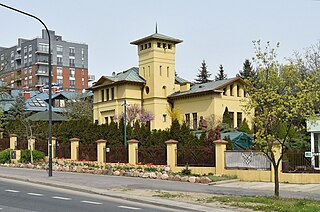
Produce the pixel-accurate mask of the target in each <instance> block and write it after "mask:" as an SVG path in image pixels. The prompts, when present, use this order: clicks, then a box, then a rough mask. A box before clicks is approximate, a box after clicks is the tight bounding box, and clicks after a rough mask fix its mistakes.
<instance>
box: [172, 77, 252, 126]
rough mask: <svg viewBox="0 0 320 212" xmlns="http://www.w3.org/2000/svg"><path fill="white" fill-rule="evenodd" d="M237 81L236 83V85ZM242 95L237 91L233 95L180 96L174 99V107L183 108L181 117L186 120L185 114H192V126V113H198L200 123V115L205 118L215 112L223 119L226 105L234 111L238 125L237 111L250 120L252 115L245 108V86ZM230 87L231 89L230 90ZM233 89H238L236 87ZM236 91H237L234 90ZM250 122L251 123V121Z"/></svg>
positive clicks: (216, 115)
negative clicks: (238, 94)
mask: <svg viewBox="0 0 320 212" xmlns="http://www.w3.org/2000/svg"><path fill="white" fill-rule="evenodd" d="M235 84H236V83H234V85H235ZM240 88H241V89H240V96H239V97H238V96H237V95H236V93H235V94H234V95H233V96H230V94H229V93H228V95H223V93H213V92H212V93H206V94H202V95H197V96H191V97H185V98H179V99H175V100H174V107H175V108H178V109H180V110H181V116H182V117H181V119H182V120H184V121H185V114H187V113H189V114H190V126H191V127H192V113H197V117H198V123H199V120H200V117H201V116H203V117H204V118H205V119H207V120H208V118H209V117H210V116H211V115H212V114H214V115H215V118H216V119H220V120H221V121H222V116H223V113H224V110H225V108H226V107H228V110H229V112H234V127H237V112H241V113H242V120H243V119H244V118H246V119H247V120H248V121H249V122H250V121H251V116H250V115H247V114H246V113H245V112H244V109H243V105H244V103H243V99H244V97H243V88H242V87H240ZM228 89H229V90H228ZM233 90H236V88H234V89H233ZM227 92H230V86H227ZM234 92H236V91H234ZM249 124H250V123H249Z"/></svg>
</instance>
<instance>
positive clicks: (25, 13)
mask: <svg viewBox="0 0 320 212" xmlns="http://www.w3.org/2000/svg"><path fill="white" fill-rule="evenodd" d="M0 6H2V7H5V8H7V9H9V10H13V11H15V12H18V13H21V14H23V15H26V16H29V17H31V18H34V19H36V20H38V21H39V22H40V23H41V24H42V25H43V26H44V28H45V29H46V32H47V34H48V39H49V177H51V176H52V93H51V90H52V76H51V69H52V68H51V39H50V33H49V30H48V28H47V26H46V25H45V24H44V23H43V21H42V20H41V19H40V18H38V17H36V16H34V15H32V14H29V13H27V12H24V11H21V10H18V9H16V8H13V7H10V6H8V5H5V4H2V3H0Z"/></svg>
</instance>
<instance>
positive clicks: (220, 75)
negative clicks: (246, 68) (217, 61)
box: [215, 64, 227, 81]
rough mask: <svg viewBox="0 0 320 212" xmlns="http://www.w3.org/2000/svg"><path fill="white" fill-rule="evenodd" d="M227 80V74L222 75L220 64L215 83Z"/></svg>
mask: <svg viewBox="0 0 320 212" xmlns="http://www.w3.org/2000/svg"><path fill="white" fill-rule="evenodd" d="M224 79H227V74H225V73H224V70H223V66H222V64H221V65H220V66H219V72H218V74H217V75H216V77H215V81H218V80H224Z"/></svg>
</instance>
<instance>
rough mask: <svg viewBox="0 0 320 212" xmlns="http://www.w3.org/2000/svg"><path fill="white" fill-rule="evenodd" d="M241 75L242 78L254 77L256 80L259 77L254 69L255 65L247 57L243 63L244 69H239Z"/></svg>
mask: <svg viewBox="0 0 320 212" xmlns="http://www.w3.org/2000/svg"><path fill="white" fill-rule="evenodd" d="M238 76H239V77H241V78H242V79H252V80H255V79H256V77H257V73H256V72H255V71H254V70H253V67H252V65H251V63H250V61H249V60H248V59H246V60H245V61H244V63H243V69H242V71H239V74H238Z"/></svg>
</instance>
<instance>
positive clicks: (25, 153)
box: [20, 149, 45, 163]
mask: <svg viewBox="0 0 320 212" xmlns="http://www.w3.org/2000/svg"><path fill="white" fill-rule="evenodd" d="M32 156H33V162H38V161H40V160H42V159H44V156H45V154H44V153H43V152H41V151H38V150H33V151H32ZM20 162H21V163H30V162H31V155H30V150H28V149H26V150H21V159H20Z"/></svg>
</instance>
